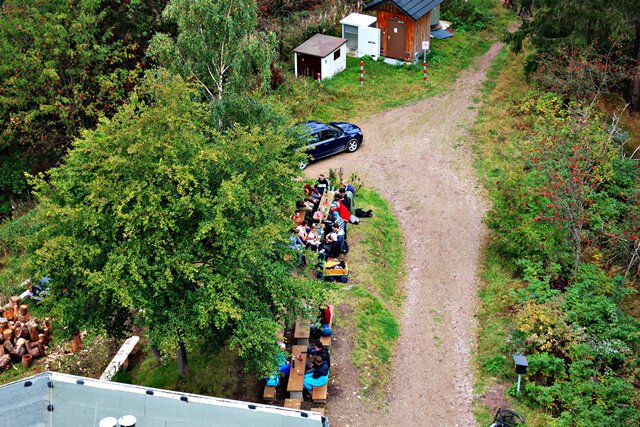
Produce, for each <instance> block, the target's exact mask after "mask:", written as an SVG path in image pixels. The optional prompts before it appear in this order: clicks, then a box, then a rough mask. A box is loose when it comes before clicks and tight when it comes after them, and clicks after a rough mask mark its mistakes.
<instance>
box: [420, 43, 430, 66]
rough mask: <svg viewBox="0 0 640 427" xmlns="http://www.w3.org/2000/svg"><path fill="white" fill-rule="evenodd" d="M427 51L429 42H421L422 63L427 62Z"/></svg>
mask: <svg viewBox="0 0 640 427" xmlns="http://www.w3.org/2000/svg"><path fill="white" fill-rule="evenodd" d="M428 50H429V40H422V51H423V52H424V61H425V62H426V61H427V51H428Z"/></svg>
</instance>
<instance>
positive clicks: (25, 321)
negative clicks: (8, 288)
mask: <svg viewBox="0 0 640 427" xmlns="http://www.w3.org/2000/svg"><path fill="white" fill-rule="evenodd" d="M2 309H3V310H2V317H1V318H0V369H8V368H9V367H11V364H12V363H22V365H23V366H25V367H29V366H31V362H32V361H33V359H37V358H39V357H43V356H44V355H45V352H46V351H47V350H48V346H47V344H48V343H49V341H50V340H51V322H50V321H49V319H45V320H44V322H39V321H38V320H37V319H35V318H32V317H31V315H30V314H29V308H28V307H27V306H26V305H24V304H22V305H19V299H18V297H16V296H13V297H11V301H10V302H9V303H8V304H7V305H5V306H4V307H2Z"/></svg>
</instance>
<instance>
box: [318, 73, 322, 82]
mask: <svg viewBox="0 0 640 427" xmlns="http://www.w3.org/2000/svg"><path fill="white" fill-rule="evenodd" d="M320 83H322V80H321V79H320V73H318V84H320Z"/></svg>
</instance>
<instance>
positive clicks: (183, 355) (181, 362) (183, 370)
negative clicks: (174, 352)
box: [178, 341, 189, 378]
mask: <svg viewBox="0 0 640 427" xmlns="http://www.w3.org/2000/svg"><path fill="white" fill-rule="evenodd" d="M178 372H179V373H180V377H181V378H184V377H186V376H187V374H188V373H189V365H188V362H187V348H186V347H185V346H184V343H183V342H182V341H180V342H179V343H178Z"/></svg>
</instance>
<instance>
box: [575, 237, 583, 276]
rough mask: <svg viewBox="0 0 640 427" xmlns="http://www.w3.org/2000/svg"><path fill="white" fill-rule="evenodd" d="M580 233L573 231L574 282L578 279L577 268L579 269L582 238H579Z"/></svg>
mask: <svg viewBox="0 0 640 427" xmlns="http://www.w3.org/2000/svg"><path fill="white" fill-rule="evenodd" d="M579 233H580V232H579V231H578V232H577V235H576V232H575V231H574V237H573V238H574V241H575V244H576V258H575V261H574V264H573V280H576V277H578V268H579V267H580V261H581V260H582V238H581V237H580V234H579Z"/></svg>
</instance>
